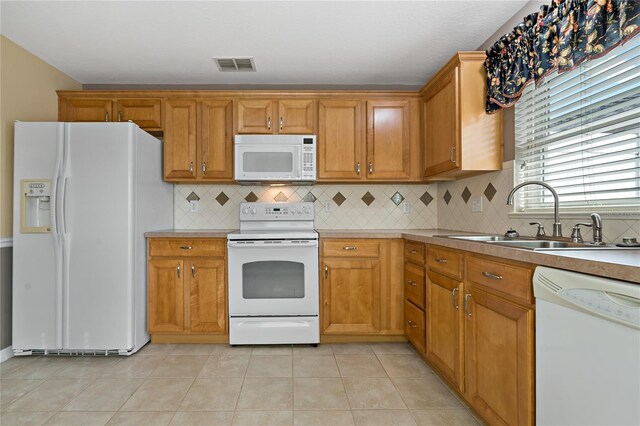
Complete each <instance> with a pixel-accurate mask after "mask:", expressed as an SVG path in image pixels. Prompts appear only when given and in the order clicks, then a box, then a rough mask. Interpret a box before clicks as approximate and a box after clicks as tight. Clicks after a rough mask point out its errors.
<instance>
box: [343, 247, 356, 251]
mask: <svg viewBox="0 0 640 426" xmlns="http://www.w3.org/2000/svg"><path fill="white" fill-rule="evenodd" d="M357 249H358V247H356V246H344V247H342V250H357Z"/></svg>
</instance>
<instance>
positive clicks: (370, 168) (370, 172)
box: [369, 161, 373, 175]
mask: <svg viewBox="0 0 640 426" xmlns="http://www.w3.org/2000/svg"><path fill="white" fill-rule="evenodd" d="M369 174H370V175H372V174H373V161H369Z"/></svg>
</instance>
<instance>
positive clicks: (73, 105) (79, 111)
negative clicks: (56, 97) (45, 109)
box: [60, 98, 113, 122]
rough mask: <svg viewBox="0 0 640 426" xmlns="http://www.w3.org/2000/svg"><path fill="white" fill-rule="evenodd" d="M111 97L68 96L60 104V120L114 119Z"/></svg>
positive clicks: (89, 120) (99, 120) (92, 120)
mask: <svg viewBox="0 0 640 426" xmlns="http://www.w3.org/2000/svg"><path fill="white" fill-rule="evenodd" d="M112 108H113V101H112V100H111V99H85V98H79V99H74V98H67V99H64V100H62V101H61V104H60V120H62V121H66V122H94V121H97V122H101V121H112V120H113V117H112V115H111V111H112Z"/></svg>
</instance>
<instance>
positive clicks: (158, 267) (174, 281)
mask: <svg viewBox="0 0 640 426" xmlns="http://www.w3.org/2000/svg"><path fill="white" fill-rule="evenodd" d="M184 272H185V271H184V265H183V262H182V260H180V259H151V260H149V263H148V280H149V286H148V292H149V294H148V296H147V297H148V310H149V311H148V321H147V323H148V327H149V332H150V333H154V332H181V331H183V330H184V302H183V301H184V284H183V283H184V281H183V275H184Z"/></svg>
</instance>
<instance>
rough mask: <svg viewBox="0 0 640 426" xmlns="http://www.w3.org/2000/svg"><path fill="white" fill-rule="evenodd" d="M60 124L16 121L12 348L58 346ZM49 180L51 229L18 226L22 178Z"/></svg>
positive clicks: (60, 267)
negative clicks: (27, 229)
mask: <svg viewBox="0 0 640 426" xmlns="http://www.w3.org/2000/svg"><path fill="white" fill-rule="evenodd" d="M63 135H64V128H63V124H62V123H20V122H17V123H16V125H15V147H14V179H13V301H12V304H13V313H12V315H13V323H12V324H13V325H12V327H13V330H12V331H13V341H12V346H13V349H14V351H15V352H16V353H20V352H23V351H29V350H34V349H38V350H55V349H60V348H61V347H62V309H61V307H62V254H61V247H60V243H61V241H60V236H59V234H58V232H57V227H56V224H57V220H56V217H55V214H54V212H55V207H56V206H55V200H56V195H57V194H56V192H57V187H58V179H57V174H58V173H59V171H60V168H61V162H62V156H63V152H62V146H63V145H62V140H63ZM29 179H46V180H51V195H50V209H49V211H50V214H51V217H50V223H51V232H45V233H23V232H22V231H21V229H20V225H21V214H22V211H21V210H22V203H23V202H24V199H25V197H23V194H22V188H21V181H23V180H29Z"/></svg>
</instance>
